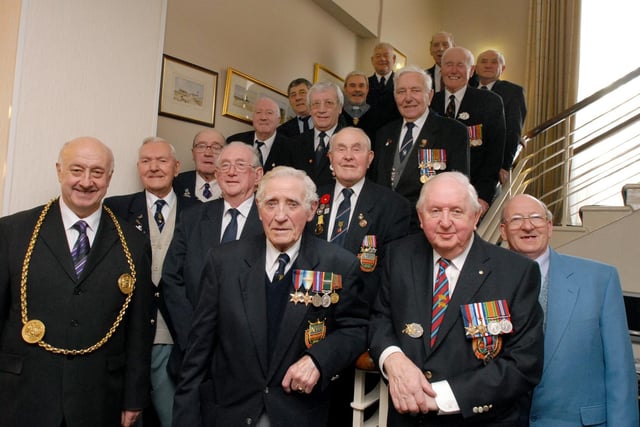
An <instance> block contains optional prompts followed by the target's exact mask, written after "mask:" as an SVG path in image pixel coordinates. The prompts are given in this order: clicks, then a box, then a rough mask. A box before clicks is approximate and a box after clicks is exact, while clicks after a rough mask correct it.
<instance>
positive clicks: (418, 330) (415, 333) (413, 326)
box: [402, 323, 424, 338]
mask: <svg viewBox="0 0 640 427" xmlns="http://www.w3.org/2000/svg"><path fill="white" fill-rule="evenodd" d="M402 333H403V334H407V335H409V336H410V337H411V338H420V337H421V336H422V335H423V334H424V328H423V327H422V325H421V324H419V323H407V324H406V325H404V329H403V330H402Z"/></svg>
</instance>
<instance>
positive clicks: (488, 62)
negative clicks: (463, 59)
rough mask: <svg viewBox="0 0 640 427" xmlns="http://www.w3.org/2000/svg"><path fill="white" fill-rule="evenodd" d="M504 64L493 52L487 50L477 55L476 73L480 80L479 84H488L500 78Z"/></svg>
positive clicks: (498, 55)
mask: <svg viewBox="0 0 640 427" xmlns="http://www.w3.org/2000/svg"><path fill="white" fill-rule="evenodd" d="M504 68H505V66H504V64H503V63H502V61H501V57H500V54H499V53H498V52H497V51H495V50H487V51H484V52H482V53H481V54H480V55H478V63H477V64H476V73H477V74H478V77H479V78H480V83H482V84H489V83H491V82H494V81H496V80H498V79H499V78H500V75H501V74H502V72H503V71H504Z"/></svg>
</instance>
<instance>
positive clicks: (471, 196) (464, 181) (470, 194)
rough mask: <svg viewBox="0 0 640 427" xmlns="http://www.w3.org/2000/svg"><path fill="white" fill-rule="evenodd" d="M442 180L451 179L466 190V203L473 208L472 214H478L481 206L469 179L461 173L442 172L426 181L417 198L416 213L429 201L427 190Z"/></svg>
mask: <svg viewBox="0 0 640 427" xmlns="http://www.w3.org/2000/svg"><path fill="white" fill-rule="evenodd" d="M444 178H452V179H453V180H454V181H456V182H457V183H458V184H460V185H461V186H463V187H465V189H466V190H467V201H468V202H469V204H470V205H471V207H472V208H473V211H474V212H476V213H477V212H480V210H481V209H482V206H481V205H480V202H479V201H478V192H477V191H476V189H475V188H473V185H471V182H470V181H469V178H468V177H467V176H466V175H465V174H463V173H461V172H443V173H439V174H437V175H436V176H434V177H433V178H431V179H430V180H429V181H427V182H426V183H425V184H424V185H423V186H422V189H421V190H420V197H419V198H418V202H417V203H416V209H417V210H418V211H419V210H420V209H421V208H422V206H423V205H424V204H425V203H426V202H427V200H428V199H429V188H431V186H433V185H434V183H436V182H438V181H441V180H442V179H444Z"/></svg>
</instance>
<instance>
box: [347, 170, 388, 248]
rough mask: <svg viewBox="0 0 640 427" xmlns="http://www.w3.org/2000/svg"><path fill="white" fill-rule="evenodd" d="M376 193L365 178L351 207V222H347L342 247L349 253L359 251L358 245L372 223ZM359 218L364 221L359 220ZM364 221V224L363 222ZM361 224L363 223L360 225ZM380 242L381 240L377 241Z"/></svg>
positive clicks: (374, 219)
mask: <svg viewBox="0 0 640 427" xmlns="http://www.w3.org/2000/svg"><path fill="white" fill-rule="evenodd" d="M377 203H378V201H377V199H376V194H374V190H372V188H371V182H370V181H369V180H368V179H366V178H365V180H364V185H363V186H362V191H361V192H360V196H358V201H357V202H356V204H355V206H354V208H353V215H352V216H351V222H350V223H349V230H348V231H347V235H346V236H345V240H344V248H345V249H346V250H348V251H349V252H351V253H354V254H357V253H358V252H360V246H361V244H362V239H363V238H364V236H366V235H367V232H368V231H369V229H370V228H371V226H372V225H373V223H374V221H376V220H377V218H374V212H375V208H376V206H377ZM360 218H362V219H363V220H364V221H362V223H361V222H360ZM365 222H366V224H365ZM361 224H365V225H364V226H362V225H361ZM378 243H381V242H378Z"/></svg>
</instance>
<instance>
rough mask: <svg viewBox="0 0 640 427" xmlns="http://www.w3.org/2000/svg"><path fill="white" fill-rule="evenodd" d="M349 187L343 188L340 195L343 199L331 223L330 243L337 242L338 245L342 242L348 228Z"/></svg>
mask: <svg viewBox="0 0 640 427" xmlns="http://www.w3.org/2000/svg"><path fill="white" fill-rule="evenodd" d="M352 194H353V190H352V189H351V188H343V189H342V196H343V197H344V199H343V200H342V202H340V205H339V206H338V213H337V215H336V221H335V223H334V224H333V233H332V234H331V243H337V244H339V245H340V246H342V245H343V244H344V236H345V234H346V233H347V230H348V229H349V217H350V216H351V195H352Z"/></svg>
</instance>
